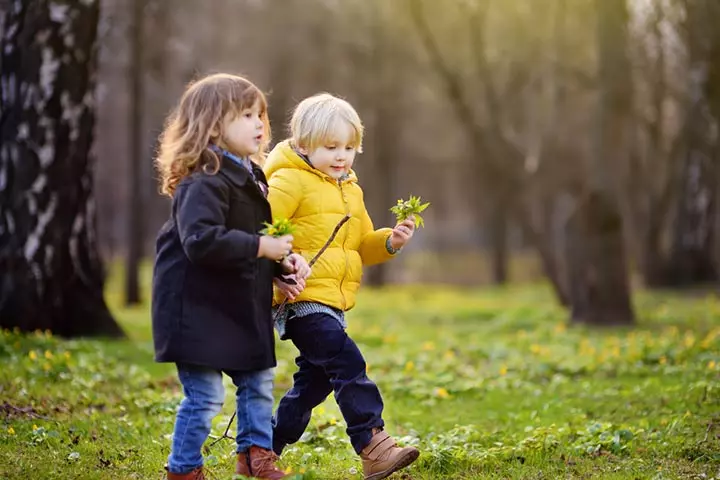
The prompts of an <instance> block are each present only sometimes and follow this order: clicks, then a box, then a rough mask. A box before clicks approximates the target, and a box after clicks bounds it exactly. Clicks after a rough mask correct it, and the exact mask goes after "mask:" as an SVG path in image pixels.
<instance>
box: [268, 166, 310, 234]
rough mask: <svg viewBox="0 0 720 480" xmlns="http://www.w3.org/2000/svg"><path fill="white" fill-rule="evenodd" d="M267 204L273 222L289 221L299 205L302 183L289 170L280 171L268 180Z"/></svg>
mask: <svg viewBox="0 0 720 480" xmlns="http://www.w3.org/2000/svg"><path fill="white" fill-rule="evenodd" d="M268 186H269V192H268V202H270V208H271V210H272V217H273V221H276V220H283V219H286V218H288V219H291V218H292V217H293V215H295V211H296V210H297V208H298V206H299V205H300V200H301V198H302V193H303V192H302V188H303V187H302V183H301V181H300V179H299V178H298V176H297V175H294V174H293V171H292V170H291V169H288V168H286V169H282V170H278V171H277V172H275V173H273V175H272V176H271V177H270V178H269V179H268Z"/></svg>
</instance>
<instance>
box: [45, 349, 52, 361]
mask: <svg viewBox="0 0 720 480" xmlns="http://www.w3.org/2000/svg"><path fill="white" fill-rule="evenodd" d="M45 358H47V359H48V360H50V359H51V358H53V353H52V352H51V351H50V350H45Z"/></svg>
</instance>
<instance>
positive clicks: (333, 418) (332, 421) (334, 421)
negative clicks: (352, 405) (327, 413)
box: [330, 417, 337, 425]
mask: <svg viewBox="0 0 720 480" xmlns="http://www.w3.org/2000/svg"><path fill="white" fill-rule="evenodd" d="M330 425H337V419H336V418H335V417H332V418H330Z"/></svg>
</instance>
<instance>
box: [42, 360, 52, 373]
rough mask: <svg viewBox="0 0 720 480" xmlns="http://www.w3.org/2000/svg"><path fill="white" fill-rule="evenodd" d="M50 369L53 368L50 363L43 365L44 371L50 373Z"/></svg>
mask: <svg viewBox="0 0 720 480" xmlns="http://www.w3.org/2000/svg"><path fill="white" fill-rule="evenodd" d="M50 368H51V366H50V364H49V363H48V362H45V363H43V370H45V371H46V372H48V371H50Z"/></svg>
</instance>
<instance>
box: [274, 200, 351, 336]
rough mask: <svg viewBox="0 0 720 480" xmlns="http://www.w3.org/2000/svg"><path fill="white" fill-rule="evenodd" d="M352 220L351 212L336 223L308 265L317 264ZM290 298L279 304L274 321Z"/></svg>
mask: <svg viewBox="0 0 720 480" xmlns="http://www.w3.org/2000/svg"><path fill="white" fill-rule="evenodd" d="M349 220H350V214H347V215H345V216H344V217H343V218H342V219H341V220H340V221H339V222H338V224H337V225H335V229H334V230H333V231H332V233H331V234H330V238H328V239H327V242H325V245H323V246H322V248H321V249H320V250H319V251H318V253H316V254H315V256H314V257H313V258H312V259H310V261H309V262H308V265H309V266H310V268H312V266H313V265H315V262H317V261H318V259H319V258H320V255H322V254H323V253H325V250H327V249H328V247H329V246H330V244H331V243H332V242H333V240H335V237H337V234H338V233H339V232H340V229H341V228H342V227H343V225H345V224H346V223H347V222H348V221H349ZM287 302H288V299H287V298H285V300H283V301H282V303H281V304H280V305H279V306H278V309H277V311H276V312H275V315H274V316H273V323H275V322H276V321H277V319H278V318H280V315H282V313H283V311H284V310H285V305H287Z"/></svg>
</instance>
